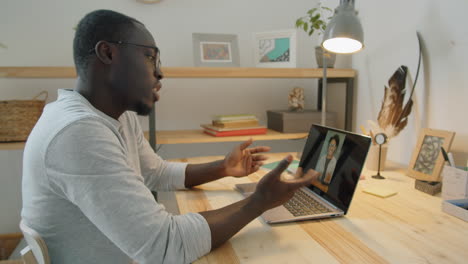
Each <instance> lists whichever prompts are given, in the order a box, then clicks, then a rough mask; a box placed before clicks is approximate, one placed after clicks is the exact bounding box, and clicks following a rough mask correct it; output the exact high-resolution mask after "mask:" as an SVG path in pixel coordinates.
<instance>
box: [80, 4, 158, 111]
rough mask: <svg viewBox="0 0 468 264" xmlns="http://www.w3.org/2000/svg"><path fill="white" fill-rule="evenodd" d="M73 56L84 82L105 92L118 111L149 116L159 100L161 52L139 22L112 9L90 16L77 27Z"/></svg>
mask: <svg viewBox="0 0 468 264" xmlns="http://www.w3.org/2000/svg"><path fill="white" fill-rule="evenodd" d="M73 55H74V60H75V65H76V69H77V73H78V75H79V77H80V79H81V80H82V81H83V82H85V83H87V85H88V87H91V89H102V91H105V92H104V93H107V94H108V95H109V98H107V100H109V101H110V102H111V104H112V106H113V107H114V108H118V109H119V110H120V109H121V110H132V111H136V112H137V113H138V114H141V115H146V114H148V113H149V111H150V110H151V107H152V106H153V104H154V102H155V101H157V100H158V99H159V98H158V97H159V96H158V94H157V91H158V90H159V89H160V88H161V83H160V82H159V80H160V79H162V77H163V76H162V72H161V69H160V68H159V67H160V61H159V50H158V48H157V47H156V45H155V42H154V39H153V37H152V36H151V34H150V33H149V31H148V30H147V29H146V28H145V26H144V25H143V24H142V23H141V22H139V21H137V20H136V19H134V18H131V17H128V16H125V15H123V14H120V13H117V12H114V11H110V10H97V11H93V12H91V13H89V14H87V15H86V16H85V17H84V18H83V19H81V21H80V22H79V24H78V26H77V29H76V34H75V38H74V41H73ZM102 91H101V92H102ZM93 92H94V91H93Z"/></svg>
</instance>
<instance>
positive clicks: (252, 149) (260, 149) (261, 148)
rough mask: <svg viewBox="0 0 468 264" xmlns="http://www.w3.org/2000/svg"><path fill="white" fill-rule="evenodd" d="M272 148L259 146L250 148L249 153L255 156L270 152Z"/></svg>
mask: <svg viewBox="0 0 468 264" xmlns="http://www.w3.org/2000/svg"><path fill="white" fill-rule="evenodd" d="M270 150H271V148H270V147H266V146H259V147H255V148H249V149H248V151H249V152H250V153H252V154H255V153H260V152H268V151H270Z"/></svg>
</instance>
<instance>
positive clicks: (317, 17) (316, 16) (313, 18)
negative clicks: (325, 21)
mask: <svg viewBox="0 0 468 264" xmlns="http://www.w3.org/2000/svg"><path fill="white" fill-rule="evenodd" d="M319 18H320V14H317V15H315V16H314V17H312V18H311V19H310V21H311V22H312V23H314V22H315V21H317V20H319Z"/></svg>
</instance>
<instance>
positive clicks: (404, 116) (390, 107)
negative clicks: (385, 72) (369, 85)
mask: <svg viewBox="0 0 468 264" xmlns="http://www.w3.org/2000/svg"><path fill="white" fill-rule="evenodd" d="M407 73H408V67H406V66H404V65H402V66H400V67H399V68H398V69H397V70H396V71H395V73H394V74H393V75H392V77H390V79H389V80H388V87H385V95H384V99H383V101H382V107H381V108H380V112H379V116H378V118H377V121H378V124H379V127H380V128H381V129H382V130H383V132H384V133H385V134H386V135H387V137H389V138H391V137H394V136H397V135H398V134H399V133H400V131H401V130H402V129H403V128H405V126H406V124H407V123H408V115H409V114H410V113H411V108H412V106H413V100H411V98H409V100H408V102H407V103H406V105H405V106H404V107H403V102H404V99H405V94H406V89H405V83H406V75H407Z"/></svg>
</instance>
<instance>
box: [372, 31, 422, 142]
mask: <svg viewBox="0 0 468 264" xmlns="http://www.w3.org/2000/svg"><path fill="white" fill-rule="evenodd" d="M416 36H417V37H418V45H419V59H418V68H417V70H416V78H415V80H414V83H413V87H412V89H411V93H410V95H409V98H408V101H407V102H406V104H405V106H404V107H403V102H404V100H405V95H406V89H405V84H406V76H407V74H408V67H406V66H404V65H402V66H400V67H399V68H398V69H397V70H396V71H395V73H394V74H393V75H392V77H390V79H389V80H388V87H385V94H384V99H383V101H382V107H381V108H380V112H379V115H378V117H377V121H378V122H377V123H376V122H374V121H371V120H368V122H369V125H370V134H371V136H372V138H374V137H373V135H376V134H378V133H385V134H386V135H387V137H388V138H389V139H390V138H392V137H395V136H397V135H398V134H399V133H400V131H401V130H403V128H405V127H406V125H407V124H408V116H409V115H410V113H411V109H412V107H413V100H412V99H411V98H412V96H413V92H414V88H415V87H416V83H417V81H418V76H419V70H420V67H421V60H422V40H421V35H420V34H419V32H416Z"/></svg>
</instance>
